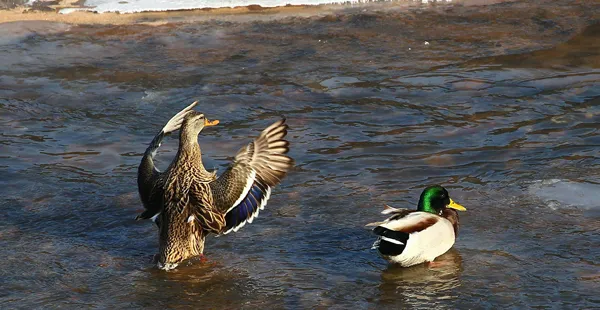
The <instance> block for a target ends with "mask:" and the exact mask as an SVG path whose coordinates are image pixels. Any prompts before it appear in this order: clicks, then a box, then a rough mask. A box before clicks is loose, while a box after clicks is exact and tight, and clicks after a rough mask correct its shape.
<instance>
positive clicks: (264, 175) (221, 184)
mask: <svg viewBox="0 0 600 310" xmlns="http://www.w3.org/2000/svg"><path fill="white" fill-rule="evenodd" d="M287 129H288V126H287V125H286V124H285V119H282V120H279V121H277V122H275V123H274V124H272V125H271V126H269V127H267V128H266V129H265V130H263V131H262V132H261V134H260V135H259V136H258V137H257V138H256V139H254V141H252V142H250V143H249V144H248V145H247V146H245V147H243V148H242V149H241V150H240V151H239V152H238V153H237V155H236V156H235V159H234V160H233V163H232V164H231V165H230V166H229V168H228V169H227V170H226V171H225V172H224V173H223V174H222V175H221V176H220V177H219V178H218V179H216V180H215V181H213V182H211V183H209V184H210V187H211V191H212V195H213V199H214V204H215V207H216V209H217V210H219V211H220V212H222V213H223V214H225V227H224V229H223V234H227V233H229V232H231V231H234V232H235V231H238V230H239V229H240V228H241V227H242V226H244V225H245V224H246V223H252V220H253V219H254V218H255V217H256V216H258V213H259V212H260V210H262V209H264V207H265V205H266V204H267V201H268V200H269V197H270V195H271V189H272V188H273V187H274V186H276V185H277V184H279V183H280V182H281V179H283V177H284V176H285V175H286V174H287V172H288V171H289V170H290V168H291V167H292V166H293V165H294V160H293V159H292V158H290V157H288V156H287V155H285V154H287V152H288V151H289V144H290V143H289V142H288V141H286V140H285V139H284V138H285V136H286V135H287Z"/></svg>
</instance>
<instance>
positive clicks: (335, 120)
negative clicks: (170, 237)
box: [0, 2, 600, 309]
mask: <svg viewBox="0 0 600 310" xmlns="http://www.w3.org/2000/svg"><path fill="white" fill-rule="evenodd" d="M536 3H537V2H536ZM585 5H587V6H585ZM597 9H598V8H597V6H593V5H592V4H582V3H570V2H540V3H537V4H536V5H534V6H533V7H527V4H525V3H521V2H518V3H515V4H499V5H494V6H488V7H466V6H447V7H439V6H433V7H429V6H427V7H422V6H418V7H413V8H410V9H402V10H395V9H393V6H392V7H389V6H377V5H375V6H373V7H367V8H358V9H356V8H351V7H348V9H347V10H340V11H338V12H337V13H329V12H328V13H324V14H317V15H315V16H312V17H302V18H293V17H292V18H288V17H286V18H279V19H278V18H276V16H275V17H273V16H271V17H269V18H268V19H267V18H265V17H264V16H255V17H248V16H240V17H235V18H234V17H220V18H217V17H216V18H215V19H214V20H210V21H203V22H194V23H169V24H166V25H163V26H157V27H153V26H146V25H130V26H85V25H82V26H69V25H63V24H55V23H45V22H38V23H27V27H26V28H23V27H22V26H23V25H22V24H18V25H15V24H13V25H3V26H6V27H3V28H4V29H9V28H7V27H9V26H10V27H15V28H13V29H16V28H18V29H21V30H22V31H21V32H18V33H17V32H12V31H8V32H7V33H9V34H12V35H8V34H7V35H3V36H2V40H1V41H0V59H2V60H1V61H2V66H0V113H1V121H0V127H1V134H0V145H1V149H2V152H0V167H1V169H2V175H3V177H2V178H1V179H0V189H1V200H0V204H1V207H2V210H3V213H2V217H0V228H1V230H0V248H1V249H2V256H3V259H2V260H0V279H1V280H0V283H1V287H2V289H1V290H0V301H1V303H2V307H3V308H16V307H22V308H32V307H38V308H42V307H43V308H47V307H52V308H56V307H65V308H76V307H85V308H88V307H99V308H116V307H118V308H125V307H127V308H142V307H144V308H164V307H167V306H169V307H173V308H187V307H194V308H290V309H297V308H318V307H323V308H334V309H348V308H350V307H352V308H360V309H372V308H394V309H398V308H407V309H412V308H414V309H420V308H431V307H436V308H461V309H468V308H499V307H515V308H522V307H524V306H531V307H541V308H547V307H565V308H570V309H575V308H595V307H599V306H600V298H599V297H598V294H597V292H598V291H599V290H600V272H599V268H598V267H599V266H600V261H599V260H598V258H599V257H600V244H599V243H600V239H599V238H598V233H599V232H600V224H599V223H600V221H599V220H600V211H599V210H600V206H599V204H598V201H600V199H599V198H600V195H599V194H598V193H599V192H600V174H599V171H600V152H599V146H600V52H599V51H600V46H599V45H598V44H599V43H598V42H600V37H599V34H600V24H598V23H597V20H594V18H595V17H594V12H598V11H597ZM594 10H596V11H594ZM596 16H597V15H596ZM236 18H238V19H236ZM596 18H597V17H596ZM516 21H518V22H516ZM594 21H596V23H594ZM517 29H518V30H519V31H516V30H517ZM444 30H445V31H444ZM425 42H427V43H428V44H426V43H425ZM196 99H197V100H200V101H201V104H200V105H199V107H198V108H197V110H199V111H202V112H204V113H205V114H206V115H207V116H208V117H210V118H215V119H219V120H220V121H221V123H220V124H219V126H218V127H214V128H209V129H207V130H205V131H204V132H203V133H202V135H201V136H200V138H199V141H200V144H201V146H202V147H203V152H204V162H205V165H206V166H207V167H209V168H210V167H214V168H219V169H221V171H222V170H223V169H225V167H226V165H227V164H228V163H229V160H230V159H231V157H232V156H233V155H234V154H235V152H236V151H237V150H238V149H239V148H240V147H242V146H243V145H245V143H247V142H248V141H249V139H250V138H251V137H253V136H255V135H257V134H258V133H259V131H260V130H261V129H263V128H265V127H266V126H268V125H269V124H270V123H272V122H274V121H275V120H277V119H278V118H279V117H283V116H285V117H287V119H288V123H289V124H290V127H291V129H290V133H289V140H290V141H291V145H292V150H291V156H292V157H294V158H295V159H296V162H297V167H296V168H295V169H294V170H293V171H292V172H291V173H290V174H289V176H288V177H287V178H286V179H285V181H284V182H283V184H282V185H281V186H279V187H278V188H277V190H275V191H274V193H273V195H272V198H271V200H270V202H269V205H268V206H267V208H266V210H265V211H264V212H261V215H260V217H259V218H258V219H257V220H256V221H255V222H254V223H253V224H252V225H247V226H246V227H244V228H243V229H242V230H240V231H239V232H238V233H236V234H232V235H228V236H226V237H221V238H210V239H209V240H208V241H207V247H206V253H205V254H206V255H207V258H208V262H197V261H193V262H190V263H189V264H185V265H184V266H182V267H181V268H179V269H177V270H175V271H173V272H162V271H159V270H157V269H155V268H154V267H153V266H152V265H151V264H150V260H151V258H152V256H153V254H154V253H156V251H157V247H158V245H157V233H156V228H155V226H154V225H153V224H151V223H150V222H135V221H134V218H135V216H136V215H137V214H138V212H140V211H141V209H142V206H141V203H140V202H139V199H138V197H137V188H136V181H135V180H136V169H137V165H138V163H139V161H140V159H141V156H142V153H143V151H144V150H145V148H146V146H147V144H148V143H149V142H150V140H151V139H152V137H153V136H154V135H155V134H156V132H157V131H158V130H159V129H160V128H162V126H163V125H164V123H165V122H166V121H167V120H168V119H169V118H170V117H171V116H172V115H173V114H174V113H175V112H177V111H179V110H180V109H181V108H183V107H184V106H186V105H187V104H189V103H190V102H191V101H193V100H196ZM176 146H177V141H176V138H174V137H169V138H168V140H167V142H166V143H164V145H163V147H162V148H161V151H160V152H159V155H158V157H159V167H162V168H163V169H164V168H165V167H166V166H167V165H168V163H169V162H170V160H171V159H172V158H173V156H174V154H175V151H176ZM433 183H441V184H444V185H445V186H446V187H447V188H448V189H449V190H450V193H451V195H452V196H453V198H454V200H456V201H457V202H460V203H461V204H463V205H464V206H466V207H467V208H468V212H466V213H461V225H462V226H461V231H460V235H459V238H458V240H457V243H456V245H455V247H454V248H453V249H452V250H451V251H450V252H448V253H447V254H445V255H444V256H443V257H441V258H440V259H439V260H440V261H441V262H443V264H442V266H441V267H436V268H430V267H428V266H416V267H413V268H404V269H403V268H396V267H393V266H388V265H387V264H386V263H385V262H384V261H383V260H382V259H380V258H379V257H377V255H376V253H375V252H373V251H372V250H370V246H371V244H372V242H373V240H374V238H373V236H372V235H371V234H370V232H369V230H368V229H366V228H364V224H366V223H369V222H372V221H375V220H379V219H381V218H382V217H381V215H380V214H379V211H381V209H382V206H383V204H390V205H393V206H396V207H411V206H414V205H415V203H416V201H417V199H418V195H419V193H420V191H421V190H422V189H423V188H424V187H425V186H426V185H429V184H433Z"/></svg>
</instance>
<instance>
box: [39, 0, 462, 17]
mask: <svg viewBox="0 0 600 310" xmlns="http://www.w3.org/2000/svg"><path fill="white" fill-rule="evenodd" d="M31 1H35V0H31ZM372 1H374V0H87V1H85V3H84V5H85V8H65V9H62V10H60V13H62V14H68V13H71V12H75V11H93V12H98V13H106V12H119V13H136V12H147V11H172V10H191V9H202V8H232V7H237V6H249V5H260V6H262V7H278V6H285V5H288V4H290V5H320V4H335V3H365V2H372ZM375 1H376V0H375ZM383 1H390V0H383ZM392 1H393V0H392ZM417 1H418V0H417ZM420 1H421V2H422V3H428V2H432V1H427V0H420ZM438 2H451V0H445V1H444V0H441V1H438Z"/></svg>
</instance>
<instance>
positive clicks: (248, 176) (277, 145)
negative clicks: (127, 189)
mask: <svg viewBox="0 0 600 310" xmlns="http://www.w3.org/2000/svg"><path fill="white" fill-rule="evenodd" d="M190 107H191V106H190ZM188 108H189V107H188ZM186 109H187V108H186ZM183 112H184V111H182V112H180V113H178V115H180V114H182V113H183ZM184 115H185V119H184V120H183V121H182V124H181V132H180V135H179V150H178V152H177V155H176V156H175V159H174V160H173V162H172V163H171V165H170V166H169V168H168V169H167V171H165V172H164V173H160V172H159V171H158V170H157V169H156V168H155V167H154V163H153V157H154V154H155V152H156V149H157V148H158V147H159V146H160V142H161V140H162V138H163V136H164V135H165V133H164V130H163V131H161V133H159V135H157V136H156V137H155V139H154V140H153V142H152V143H151V146H150V147H149V148H148V150H147V151H146V154H145V155H144V158H143V159H142V163H141V164H140V168H139V170H138V186H139V191H140V197H141V199H142V202H143V203H144V206H145V207H146V211H144V213H142V214H141V215H140V216H138V218H143V219H145V218H155V219H156V223H157V225H158V226H159V241H160V252H159V258H158V265H159V267H160V268H164V269H171V268H174V267H175V266H177V264H178V263H179V262H181V261H182V260H184V259H187V258H189V257H191V256H195V255H200V254H202V252H203V250H204V238H205V236H206V235H207V234H208V233H215V234H220V233H223V232H228V231H230V230H232V229H234V228H235V229H236V230H237V229H239V227H241V226H243V224H245V223H246V221H248V222H251V221H252V219H253V217H255V216H256V215H257V214H258V211H257V210H258V207H259V204H260V208H262V207H264V205H265V204H266V201H267V200H268V198H269V195H270V190H271V187H273V186H275V185H277V184H278V183H279V182H280V181H281V179H282V178H283V177H284V176H285V174H286V173H287V171H288V170H289V169H290V168H291V167H292V165H293V160H292V159H291V158H289V157H288V156H286V155H285V153H287V152H288V150H289V148H288V145H289V143H288V142H287V141H285V140H284V139H283V138H284V137H285V135H286V133H287V125H285V124H284V120H281V121H278V122H276V123H274V124H273V125H271V126H269V127H268V128H267V129H265V130H264V131H263V132H262V133H261V135H260V136H259V137H258V138H257V139H255V140H254V141H253V142H251V143H250V144H248V146H246V147H244V148H243V149H242V150H240V152H239V153H238V154H237V156H236V157H235V160H234V162H233V164H232V165H231V167H230V168H229V169H228V170H227V171H226V172H225V173H224V174H223V175H222V176H221V177H220V178H218V179H217V178H216V175H215V173H212V172H208V171H206V169H205V168H204V166H203V164H202V153H201V151H200V146H199V145H198V141H197V136H198V134H199V132H200V131H201V130H202V128H203V127H204V125H205V124H207V126H208V125H214V122H209V121H208V120H205V118H204V115H203V114H200V113H197V112H189V111H187V112H186V113H185V114H184ZM175 118H176V117H174V118H173V119H175ZM173 119H172V120H171V121H169V123H168V124H167V126H165V128H167V127H168V128H171V129H173V128H179V127H178V126H176V125H172V124H171V123H172V122H174V121H173ZM169 124H171V126H170V127H169V126H168V125H169ZM244 199H245V200H244ZM240 201H242V202H243V203H242V205H243V206H247V205H253V206H255V207H256V210H254V209H252V210H253V212H255V213H252V214H250V213H249V214H247V218H244V219H243V220H244V221H243V223H241V224H240V223H238V222H235V227H232V224H231V223H232V218H233V219H235V220H236V221H237V220H238V218H237V217H232V214H229V213H228V211H230V210H232V209H234V211H240V212H243V211H244V210H243V209H239V208H238V209H236V208H235V207H236V205H235V204H236V202H240ZM238 213H239V212H238ZM238 215H239V214H238ZM236 216H237V215H236ZM228 219H229V222H228ZM226 230H227V231H226Z"/></svg>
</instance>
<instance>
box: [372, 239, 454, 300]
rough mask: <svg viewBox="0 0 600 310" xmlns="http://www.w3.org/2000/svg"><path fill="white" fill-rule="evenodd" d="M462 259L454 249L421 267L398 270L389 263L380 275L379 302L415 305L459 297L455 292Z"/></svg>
mask: <svg viewBox="0 0 600 310" xmlns="http://www.w3.org/2000/svg"><path fill="white" fill-rule="evenodd" d="M462 271H463V266H462V257H461V255H460V253H459V252H458V251H457V250H456V249H450V250H449V251H448V252H446V253H445V254H444V255H442V256H439V257H438V258H437V259H436V262H435V264H434V265H432V264H427V263H426V264H420V265H415V266H412V267H408V268H407V267H401V266H399V265H394V264H390V265H388V267H387V268H386V269H385V270H383V272H382V273H381V284H380V285H379V292H380V296H379V303H381V304H386V305H389V304H394V305H398V303H401V304H404V303H406V305H407V306H408V305H411V306H415V305H416V303H418V302H421V301H422V302H423V303H424V306H425V305H426V304H427V305H431V302H432V301H433V302H435V301H441V300H449V299H454V298H456V297H458V293H456V292H455V289H456V288H458V287H459V286H460V284H461V281H460V275H461V274H462Z"/></svg>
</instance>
